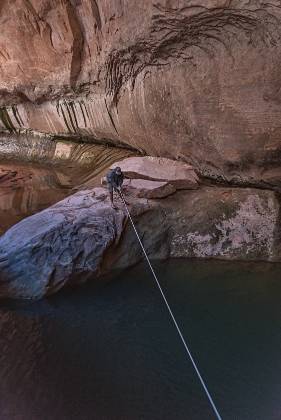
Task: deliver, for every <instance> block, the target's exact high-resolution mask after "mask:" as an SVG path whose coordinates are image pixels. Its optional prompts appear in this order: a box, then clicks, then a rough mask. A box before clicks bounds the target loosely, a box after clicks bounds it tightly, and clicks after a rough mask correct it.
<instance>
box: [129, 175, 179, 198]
mask: <svg viewBox="0 0 281 420" xmlns="http://www.w3.org/2000/svg"><path fill="white" fill-rule="evenodd" d="M124 189H125V191H128V192H129V193H132V194H134V195H135V196H136V197H140V198H151V199H152V198H164V197H168V195H171V194H173V193H174V192H175V191H176V188H175V186H174V185H172V184H170V183H169V182H165V181H164V182H161V181H148V180H146V179H129V180H125V182H124Z"/></svg>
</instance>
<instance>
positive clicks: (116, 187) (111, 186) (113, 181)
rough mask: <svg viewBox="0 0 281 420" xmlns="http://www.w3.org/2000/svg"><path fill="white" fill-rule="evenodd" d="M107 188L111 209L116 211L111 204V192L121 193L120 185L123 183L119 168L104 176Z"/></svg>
mask: <svg viewBox="0 0 281 420" xmlns="http://www.w3.org/2000/svg"><path fill="white" fill-rule="evenodd" d="M106 181H107V186H108V190H109V197H110V202H111V207H112V208H113V209H114V210H117V207H116V206H115V205H114V203H113V191H116V192H121V191H122V184H123V181H124V175H123V173H122V171H121V168H119V166H117V167H116V168H114V169H111V170H110V171H109V172H108V173H107V175H106Z"/></svg>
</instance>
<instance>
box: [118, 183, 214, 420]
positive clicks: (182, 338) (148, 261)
mask: <svg viewBox="0 0 281 420" xmlns="http://www.w3.org/2000/svg"><path fill="white" fill-rule="evenodd" d="M119 194H120V197H121V199H122V201H123V204H124V206H125V209H126V212H127V214H128V217H129V219H130V222H131V224H132V226H133V229H134V231H135V234H136V236H137V238H138V241H139V243H140V246H141V249H142V251H143V253H144V256H145V258H146V261H147V263H148V265H149V268H150V270H151V272H152V275H153V277H154V280H155V281H156V284H157V286H158V289H159V290H160V293H161V295H162V298H163V300H164V302H165V304H166V307H167V309H168V311H169V314H170V316H171V318H172V320H173V323H174V325H175V327H176V330H177V332H178V334H179V336H180V338H181V341H182V343H183V345H184V348H185V350H186V352H187V354H188V356H189V359H190V361H191V363H192V365H193V367H194V369H195V372H196V373H197V376H198V378H199V381H200V382H201V385H202V387H203V388H204V391H205V393H206V395H207V397H208V399H209V402H210V404H211V406H212V408H213V410H214V413H215V414H216V417H217V419H218V420H222V417H221V416H220V414H219V412H218V410H217V407H216V406H215V403H214V401H213V399H212V397H211V395H210V393H209V391H208V388H207V386H206V384H205V382H204V380H203V378H202V376H201V374H200V372H199V369H198V367H197V365H196V363H195V361H194V359H193V357H192V354H191V352H190V350H189V348H188V346H187V344H186V342H185V339H184V337H183V335H182V332H181V330H180V328H179V326H178V323H177V321H176V319H175V317H174V314H173V312H172V310H171V308H170V305H169V303H168V301H167V299H166V296H165V294H164V292H163V290H162V287H161V285H160V283H159V280H158V278H157V276H156V274H155V271H154V269H153V267H152V265H151V262H150V260H149V258H148V255H147V253H146V250H145V248H144V246H143V244H142V241H141V239H140V237H139V234H138V231H137V229H136V227H135V224H134V222H133V219H132V217H131V214H130V212H129V209H128V206H127V204H126V201H125V199H124V197H123V194H122V192H121V191H119Z"/></svg>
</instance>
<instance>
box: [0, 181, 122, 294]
mask: <svg viewBox="0 0 281 420" xmlns="http://www.w3.org/2000/svg"><path fill="white" fill-rule="evenodd" d="M124 221H125V215H124V213H123V212H122V211H114V210H113V209H111V207H110V206H109V204H108V202H107V201H106V194H104V191H103V194H102V191H99V189H97V191H96V195H94V196H93V195H92V191H83V192H79V193H76V194H74V195H73V196H71V197H69V198H66V199H64V200H63V201H61V202H59V203H58V204H56V205H54V206H52V207H50V208H48V209H46V210H44V211H42V212H41V213H37V214H36V215H34V216H31V217H28V218H26V219H24V220H22V221H21V222H20V223H18V224H17V225H15V226H13V227H12V228H11V229H10V230H9V231H7V232H6V234H4V235H3V236H2V237H1V238H0V296H2V297H3V296H6V297H15V298H35V299H36V298H40V297H42V296H45V295H48V294H50V293H54V292H55V291H57V290H59V289H61V288H62V287H63V286H64V285H65V284H73V283H78V282H84V281H86V280H87V278H88V276H89V274H90V275H91V276H92V275H98V273H99V270H100V264H101V261H102V258H103V255H104V253H105V252H106V250H107V249H108V248H109V247H110V246H113V247H114V246H115V245H116V244H117V243H118V240H119V238H120V235H121V233H122V230H123V224H124Z"/></svg>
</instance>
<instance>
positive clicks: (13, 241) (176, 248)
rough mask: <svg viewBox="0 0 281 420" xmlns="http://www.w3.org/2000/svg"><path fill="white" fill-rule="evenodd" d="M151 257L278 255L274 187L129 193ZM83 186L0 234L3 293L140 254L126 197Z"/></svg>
mask: <svg viewBox="0 0 281 420" xmlns="http://www.w3.org/2000/svg"><path fill="white" fill-rule="evenodd" d="M128 200H129V202H130V209H131V213H132V216H133V218H134V220H135V221H136V224H137V228H138V230H139V231H140V233H141V236H142V238H143V241H144V245H145V247H146V249H147V251H148V254H149V255H150V257H151V258H162V259H164V258H168V257H199V258H211V257H212V258H222V259H230V260H235V259H239V260H252V261H255V260H264V261H281V251H280V227H281V224H280V216H279V215H280V202H279V198H278V195H276V194H275V193H274V192H272V191H266V190H259V189H250V188H243V189H241V188H234V189H233V188H215V187H201V188H200V189H198V190H183V191H177V192H175V193H174V194H173V195H172V196H169V197H167V198H165V199H159V200H158V199H153V200H151V199H143V198H136V197H133V196H129V197H128ZM118 207H119V209H118V210H117V211H114V210H112V209H111V207H110V203H109V198H108V193H107V190H106V189H105V188H95V189H93V190H85V191H80V192H77V193H76V194H74V195H73V196H71V197H68V198H66V199H64V200H62V201H61V202H59V203H57V204H56V205H54V206H52V207H50V208H48V209H46V210H44V211H42V212H40V213H37V214H35V215H33V216H31V217H28V218H26V219H24V220H22V221H21V222H19V223H18V224H16V225H14V226H13V227H12V228H11V229H10V230H8V231H7V232H6V233H5V234H4V235H3V236H1V237H0V296H1V297H3V298H4V297H6V298H7V297H8V298H25V299H39V298H42V297H43V296H46V295H50V294H52V293H55V292H56V291H58V290H59V289H61V288H63V287H65V286H67V285H73V284H78V283H82V282H85V281H87V280H89V279H91V280H95V279H97V278H98V277H100V276H101V275H103V274H107V273H109V272H110V271H111V270H112V269H115V268H124V267H128V266H130V265H132V264H135V263H136V262H138V261H140V260H141V259H142V258H143V257H142V254H141V250H140V248H139V246H138V243H137V241H136V238H135V235H134V232H133V230H132V228H131V226H130V224H129V223H128V220H127V216H126V213H125V210H124V208H123V206H122V203H121V202H120V200H119V202H118Z"/></svg>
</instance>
